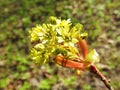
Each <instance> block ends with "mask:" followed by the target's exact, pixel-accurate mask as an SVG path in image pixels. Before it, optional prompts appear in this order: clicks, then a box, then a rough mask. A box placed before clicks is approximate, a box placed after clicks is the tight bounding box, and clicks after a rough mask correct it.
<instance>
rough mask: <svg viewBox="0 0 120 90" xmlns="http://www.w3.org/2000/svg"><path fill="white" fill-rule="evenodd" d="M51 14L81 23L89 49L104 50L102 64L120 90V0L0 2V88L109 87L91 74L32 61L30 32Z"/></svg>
mask: <svg viewBox="0 0 120 90" xmlns="http://www.w3.org/2000/svg"><path fill="white" fill-rule="evenodd" d="M51 15H52V16H57V17H59V18H62V19H67V18H71V20H72V22H73V23H78V22H79V23H82V24H83V26H84V29H85V30H86V31H87V32H88V34H89V37H88V39H87V40H88V44H89V48H90V49H92V48H95V49H96V50H97V51H98V53H99V54H100V57H101V61H100V64H97V66H98V68H99V69H100V71H101V72H102V73H103V74H104V75H105V76H106V77H107V78H109V79H111V84H112V86H113V87H114V88H115V90H120V1H119V0H0V90H107V88H106V87H105V86H104V84H103V83H102V82H101V80H99V79H98V78H97V77H96V76H95V75H93V74H90V73H89V72H84V73H83V74H82V75H81V76H75V75H74V72H73V70H72V69H67V68H63V67H60V66H58V65H56V64H54V63H49V64H46V65H44V66H42V67H36V65H34V63H33V62H32V61H31V59H30V57H29V49H30V42H29V41H30V40H29V38H28V31H29V30H30V29H31V28H32V27H33V26H35V25H36V24H41V23H43V22H46V21H48V17H49V16H51Z"/></svg>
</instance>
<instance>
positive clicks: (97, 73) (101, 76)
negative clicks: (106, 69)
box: [90, 65, 114, 90]
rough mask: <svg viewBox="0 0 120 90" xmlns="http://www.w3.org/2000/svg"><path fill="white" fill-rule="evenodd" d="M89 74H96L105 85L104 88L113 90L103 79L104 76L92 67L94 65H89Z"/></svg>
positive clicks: (108, 82)
mask: <svg viewBox="0 0 120 90" xmlns="http://www.w3.org/2000/svg"><path fill="white" fill-rule="evenodd" d="M90 72H92V73H94V74H96V75H97V76H98V77H99V78H100V79H101V80H102V81H103V83H104V84H105V85H106V87H107V88H108V89H109V90H114V89H113V88H112V86H111V85H110V81H109V80H107V79H106V78H105V76H103V74H102V73H101V72H100V71H99V70H98V69H97V68H96V67H95V66H94V65H91V66H90Z"/></svg>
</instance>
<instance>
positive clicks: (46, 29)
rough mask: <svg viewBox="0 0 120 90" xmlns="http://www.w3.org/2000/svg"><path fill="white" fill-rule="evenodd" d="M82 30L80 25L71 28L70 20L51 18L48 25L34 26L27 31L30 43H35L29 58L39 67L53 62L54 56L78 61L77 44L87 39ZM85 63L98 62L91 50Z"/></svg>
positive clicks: (95, 53)
mask: <svg viewBox="0 0 120 90" xmlns="http://www.w3.org/2000/svg"><path fill="white" fill-rule="evenodd" d="M82 28H83V26H82V24H80V23H77V24H76V25H75V26H73V25H72V23H71V21H70V19H67V20H61V19H58V18H56V17H53V16H51V17H50V19H49V23H47V24H42V25H36V26H35V27H33V28H32V30H30V31H29V37H30V39H31V42H32V43H35V44H33V46H32V49H31V58H32V59H33V60H34V62H35V63H37V64H39V65H42V64H45V63H47V62H48V61H53V59H54V57H56V56H63V57H64V58H66V59H69V60H78V59H79V58H80V50H79V49H78V46H77V43H78V42H79V40H81V39H83V38H85V37H87V33H86V32H84V31H83V30H82ZM86 61H88V62H96V61H99V55H98V54H97V52H96V51H95V50H92V51H91V52H90V53H89V54H88V55H87V57H86Z"/></svg>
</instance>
